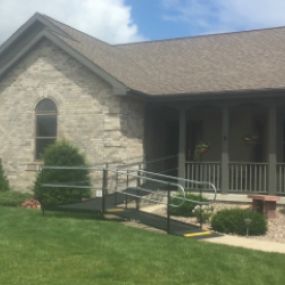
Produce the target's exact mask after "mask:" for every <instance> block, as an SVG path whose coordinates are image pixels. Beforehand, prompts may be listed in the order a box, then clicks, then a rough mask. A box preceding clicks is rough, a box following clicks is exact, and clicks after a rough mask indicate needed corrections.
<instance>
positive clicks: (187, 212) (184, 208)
mask: <svg viewBox="0 0 285 285" xmlns="http://www.w3.org/2000/svg"><path fill="white" fill-rule="evenodd" d="M185 197H186V199H189V200H193V201H197V202H199V201H204V202H205V201H207V199H205V198H204V197H200V195H195V194H190V193H186V195H185ZM181 198H182V195H181V194H178V195H176V196H174V197H172V198H171V200H170V201H171V202H170V203H171V204H172V205H179V204H180V203H181ZM196 206H197V203H195V202H190V201H185V202H184V203H183V204H182V205H181V206H179V207H173V206H170V214H171V215H174V216H184V217H191V216H193V210H194V208H195V207H196Z"/></svg>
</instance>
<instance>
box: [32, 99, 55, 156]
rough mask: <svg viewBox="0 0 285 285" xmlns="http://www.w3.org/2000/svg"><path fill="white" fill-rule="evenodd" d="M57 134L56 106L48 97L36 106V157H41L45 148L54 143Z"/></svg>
mask: <svg viewBox="0 0 285 285" xmlns="http://www.w3.org/2000/svg"><path fill="white" fill-rule="evenodd" d="M56 134H57V108H56V105H55V103H54V102H53V101H52V100H50V99H43V100H41V101H40V102H39V103H38V104H37V106H36V153H35V154H36V159H41V157H42V155H43V153H44V150H45V148H46V147H47V146H48V145H50V144H52V143H54V142H55V140H56Z"/></svg>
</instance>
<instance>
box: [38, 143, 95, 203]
mask: <svg viewBox="0 0 285 285" xmlns="http://www.w3.org/2000/svg"><path fill="white" fill-rule="evenodd" d="M43 159H44V167H45V166H69V167H74V166H86V162H85V159H84V156H82V155H81V154H80V153H79V151H78V149H77V148H76V147H74V146H72V145H70V144H69V143H67V142H65V141H63V142H57V143H55V144H53V145H50V146H49V147H48V148H47V149H46V151H45V152H44V156H43ZM43 184H53V187H43V186H42V185H43ZM54 185H60V186H62V185H64V186H66V185H67V186H68V185H70V187H66V188H63V187H59V186H58V187H54ZM90 185H91V184H90V178H89V172H88V169H86V168H85V169H54V168H53V169H49V168H46V169H44V170H43V171H42V172H41V173H39V174H38V177H37V180H36V182H35V186H34V193H35V198H36V199H38V200H39V201H40V203H41V204H42V205H43V206H44V207H52V206H57V205H61V204H69V203H76V202H80V201H81V200H82V199H83V198H87V197H89V196H90V188H88V187H89V186H90ZM75 186H84V187H87V188H76V187H75Z"/></svg>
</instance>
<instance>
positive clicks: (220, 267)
mask: <svg viewBox="0 0 285 285" xmlns="http://www.w3.org/2000/svg"><path fill="white" fill-rule="evenodd" d="M0 217H1V218H0V284H3V285H4V284H7V285H13V284H17V285H18V284H25V285H27V284H29V285H33V284H35V285H41V284H49V285H53V284H54V285H61V284H69V285H73V284H80V285H85V284H92V285H94V284H100V285H104V284H108V285H110V284H144V285H148V284H156V285H158V284H171V285H173V284H191V285H194V284H201V285H202V284H203V285H207V284H211V285H212V284H217V285H222V284H226V285H234V284H243V285H244V284H251V285H254V284H258V285H261V284H271V285H273V284H285V270H284V268H285V267H284V265H285V255H281V254H280V255H279V254H269V253H262V252H257V251H249V250H245V249H239V248H231V247H226V246H219V245H214V244H207V243H203V242H199V241H196V240H190V239H185V238H180V237H175V236H169V235H161V234H157V233H151V232H146V231H143V230H139V229H133V228H129V227H127V226H124V225H122V224H119V223H116V222H107V221H103V220H96V219H90V218H89V219H88V218H83V217H80V216H76V217H74V216H73V217H68V216H66V215H63V214H53V213H48V214H47V216H46V217H42V216H41V214H40V213H39V212H38V211H35V210H25V209H20V208H8V207H0Z"/></svg>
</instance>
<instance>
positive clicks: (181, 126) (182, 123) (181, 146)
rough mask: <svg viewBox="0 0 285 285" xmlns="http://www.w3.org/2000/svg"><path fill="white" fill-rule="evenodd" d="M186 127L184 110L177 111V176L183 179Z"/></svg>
mask: <svg viewBox="0 0 285 285" xmlns="http://www.w3.org/2000/svg"><path fill="white" fill-rule="evenodd" d="M186 125H187V123H186V110H185V109H184V108H183V109H179V144H178V176H179V177H182V178H185V162H186V131H187V130H186Z"/></svg>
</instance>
